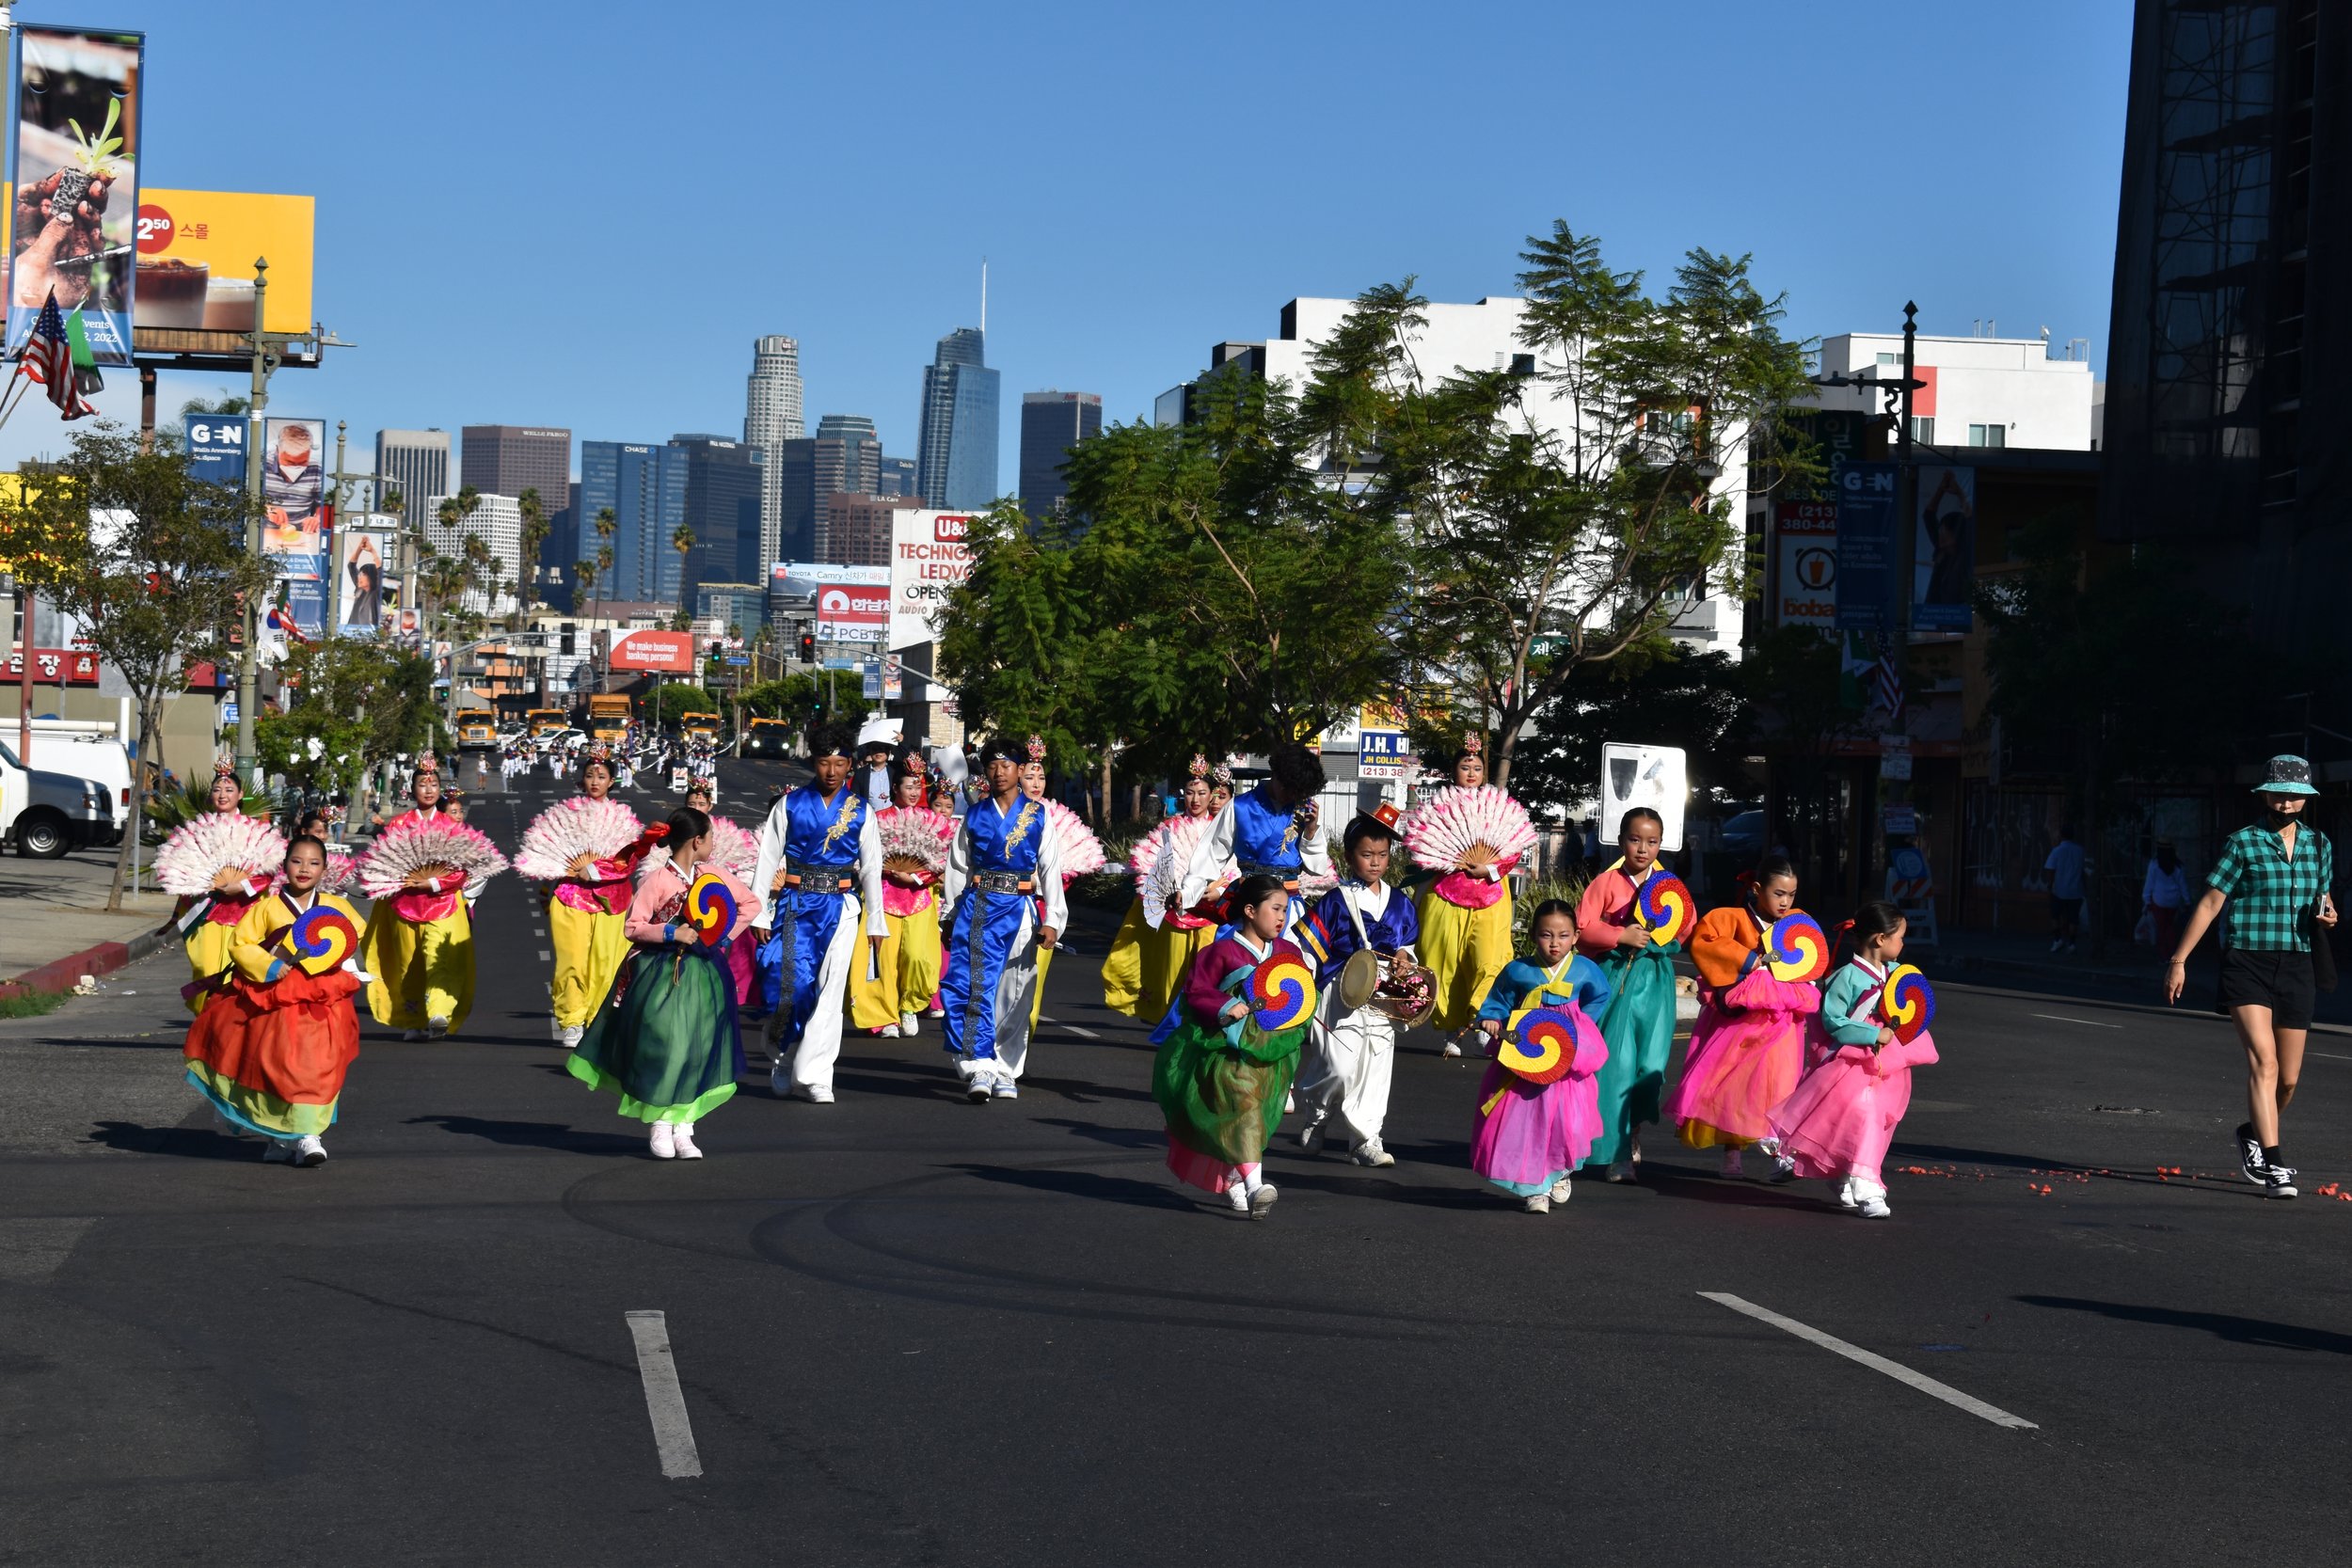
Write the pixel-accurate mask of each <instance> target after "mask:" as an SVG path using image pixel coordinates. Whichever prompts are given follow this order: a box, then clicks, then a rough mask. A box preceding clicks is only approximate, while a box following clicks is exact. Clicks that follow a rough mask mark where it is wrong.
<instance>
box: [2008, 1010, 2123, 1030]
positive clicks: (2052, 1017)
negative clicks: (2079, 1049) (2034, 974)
mask: <svg viewBox="0 0 2352 1568" xmlns="http://www.w3.org/2000/svg"><path fill="white" fill-rule="evenodd" d="M2026 1017H2028V1018H2046V1019H2048V1020H2049V1021H2050V1022H2053V1023H2088V1024H2090V1026H2091V1027H2092V1028H2093V1029H2121V1028H2122V1027H2123V1026H2122V1024H2120V1023H2102V1022H2099V1021H2098V1020H2097V1019H2095V1018H2068V1017H2067V1016H2066V1015H2065V1014H2064V1013H2028V1014H2026Z"/></svg>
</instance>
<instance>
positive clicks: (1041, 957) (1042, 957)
mask: <svg viewBox="0 0 2352 1568" xmlns="http://www.w3.org/2000/svg"><path fill="white" fill-rule="evenodd" d="M1055 951H1056V950H1055V949H1054V948H1051V947H1041V948H1039V949H1038V950H1037V990H1034V991H1032V992H1031V993H1030V995H1029V1027H1030V1028H1031V1029H1032V1030H1034V1029H1036V1028H1037V1021H1038V1019H1039V1018H1040V1017H1041V1015H1042V1014H1043V1013H1044V1011H1045V972H1046V971H1047V970H1049V969H1051V968H1053V967H1054V953H1055Z"/></svg>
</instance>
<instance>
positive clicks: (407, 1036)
mask: <svg viewBox="0 0 2352 1568" xmlns="http://www.w3.org/2000/svg"><path fill="white" fill-rule="evenodd" d="M400 1038H401V1042H402V1043H403V1044H405V1045H414V1044H416V1043H417V1041H419V1040H421V1039H422V1038H424V1031H423V1030H421V1029H403V1030H402V1031H401V1032H400Z"/></svg>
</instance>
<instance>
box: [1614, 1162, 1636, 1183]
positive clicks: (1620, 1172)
mask: <svg viewBox="0 0 2352 1568" xmlns="http://www.w3.org/2000/svg"><path fill="white" fill-rule="evenodd" d="M1639 1174H1640V1170H1639V1167H1637V1166H1636V1165H1635V1164H1633V1162H1632V1161H1630V1160H1619V1161H1616V1162H1614V1163H1613V1164H1611V1165H1610V1167H1609V1180H1612V1181H1630V1180H1633V1179H1634V1178H1635V1177H1636V1176H1638V1175H1639Z"/></svg>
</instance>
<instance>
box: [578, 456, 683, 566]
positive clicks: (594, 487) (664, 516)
mask: <svg viewBox="0 0 2352 1568" xmlns="http://www.w3.org/2000/svg"><path fill="white" fill-rule="evenodd" d="M686 479H687V453H686V451H685V450H684V449H683V448H677V447H669V446H655V445H653V444H652V443H650V442H644V443H639V442H629V441H582V442H581V443H580V529H581V533H582V538H581V541H580V543H581V546H582V548H581V554H582V555H583V556H584V557H585V558H586V559H588V560H591V561H593V560H595V559H596V550H597V548H598V546H603V545H607V544H609V545H610V546H612V569H611V570H610V571H608V572H606V573H603V574H602V575H601V577H600V578H599V580H598V581H597V582H596V583H595V584H593V585H591V586H590V587H589V589H588V593H589V594H590V595H591V596H593V597H596V598H601V599H604V600H605V601H607V602H613V601H619V602H622V603H629V604H676V603H677V602H678V578H679V577H680V575H681V567H682V565H683V562H680V561H679V559H678V553H677V551H676V550H675V549H674V548H673V547H671V544H670V541H671V539H672V538H673V537H674V536H675V534H676V532H677V527H678V525H679V524H680V523H683V522H684V521H686ZM607 508H610V509H611V510H612V518H613V524H614V527H613V531H612V538H611V539H610V540H605V539H602V538H599V537H598V535H597V534H596V515H597V514H598V513H600V512H603V511H604V510H606V509H607Z"/></svg>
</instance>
